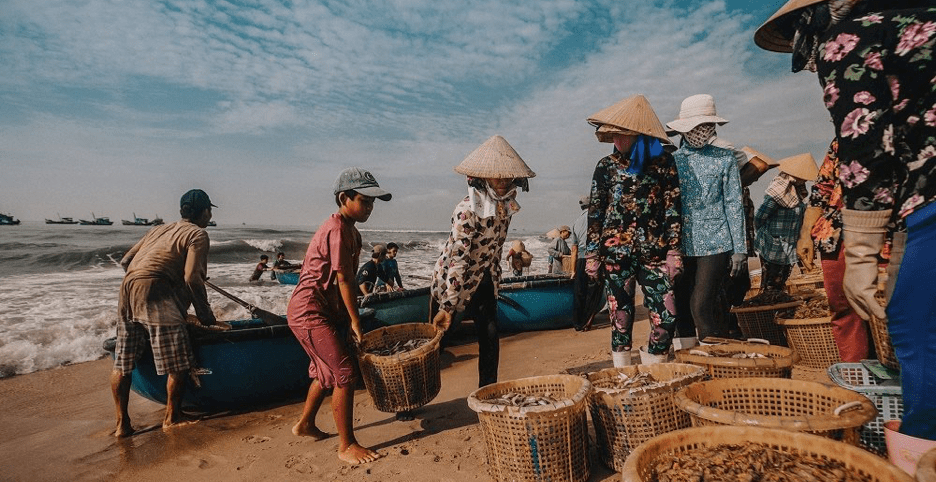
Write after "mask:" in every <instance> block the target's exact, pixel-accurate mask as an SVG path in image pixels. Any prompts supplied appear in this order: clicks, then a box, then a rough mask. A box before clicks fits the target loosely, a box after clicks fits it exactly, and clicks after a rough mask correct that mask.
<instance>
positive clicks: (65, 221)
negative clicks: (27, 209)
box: [45, 213, 78, 224]
mask: <svg viewBox="0 0 936 482" xmlns="http://www.w3.org/2000/svg"><path fill="white" fill-rule="evenodd" d="M55 215H56V216H58V217H59V218H58V220H55V219H49V218H46V220H45V223H46V224H78V221H75V220H74V219H73V218H63V217H62V216H61V215H60V214H58V213H55Z"/></svg>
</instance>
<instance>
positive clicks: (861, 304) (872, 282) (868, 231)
mask: <svg viewBox="0 0 936 482" xmlns="http://www.w3.org/2000/svg"><path fill="white" fill-rule="evenodd" d="M890 213H891V212H890V211H855V210H853V209H842V223H843V227H842V234H843V236H844V245H843V247H844V249H845V280H844V282H843V286H842V287H843V289H844V291H845V297H846V298H848V303H849V304H850V305H851V306H852V308H854V310H855V313H857V314H858V316H860V317H861V318H862V319H865V320H870V319H871V315H874V316H876V317H878V318H879V319H882V320H883V319H886V318H887V314H886V313H885V312H884V308H883V307H881V305H880V304H878V302H877V300H875V299H874V294H875V293H876V292H877V277H878V253H880V252H881V247H883V246H884V235H885V228H884V227H885V225H886V224H887V221H888V220H889V219H890Z"/></svg>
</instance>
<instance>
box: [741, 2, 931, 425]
mask: <svg viewBox="0 0 936 482" xmlns="http://www.w3.org/2000/svg"><path fill="white" fill-rule="evenodd" d="M754 41H755V42H756V43H757V45H759V46H760V47H762V48H764V49H767V50H773V51H777V52H792V54H793V65H792V67H793V71H794V72H798V71H800V70H803V69H807V70H810V71H814V72H816V73H817V74H818V76H819V83H820V84H821V85H822V88H823V102H824V104H825V106H826V108H827V109H828V110H829V113H830V114H831V116H832V124H833V125H834V127H835V134H836V136H837V138H838V141H839V145H838V148H839V151H838V154H839V157H840V159H841V162H840V166H839V169H840V172H839V179H840V180H841V181H842V197H843V202H844V205H843V206H844V207H843V209H842V222H843V228H842V232H843V235H844V243H845V244H844V246H845V247H844V249H845V262H846V269H845V282H844V291H845V295H846V296H847V297H848V300H849V302H850V303H851V305H852V307H853V308H855V311H856V312H858V314H859V315H860V316H862V318H865V319H868V318H870V315H874V316H877V317H878V318H884V317H887V319H888V330H889V331H890V335H891V341H892V342H893V345H894V350H895V352H896V354H897V359H898V360H899V361H900V365H901V377H900V378H901V388H902V395H903V402H904V417H903V423H902V424H901V427H900V431H901V432H903V433H904V434H906V435H910V436H914V437H920V438H925V439H930V440H936V400H934V398H933V396H932V394H933V393H936V377H933V376H932V370H931V367H932V366H933V365H936V323H934V321H933V313H936V291H933V289H932V283H931V282H930V279H931V277H932V275H931V271H932V266H933V265H934V264H936V250H934V249H933V248H934V247H936V203H934V202H933V199H934V198H936V182H933V179H934V178H936V89H933V79H934V78H936V62H934V61H933V55H932V50H933V44H934V41H936V8H933V6H932V2H931V1H920V0H903V1H896V0H888V1H878V0H866V1H858V0H826V1H822V0H791V1H789V2H787V3H786V4H785V5H784V6H783V7H781V8H780V10H778V11H777V12H776V13H774V14H773V15H772V16H771V17H770V18H769V19H768V20H767V22H765V23H764V25H762V26H761V27H760V28H758V29H757V31H756V32H755V35H754ZM890 222H894V223H895V224H896V225H897V227H898V231H897V232H896V233H895V234H894V239H893V248H892V250H891V258H890V264H889V266H888V273H889V275H890V278H891V279H893V278H895V277H896V285H895V286H894V289H893V294H892V296H891V298H890V300H889V302H888V304H887V309H886V312H885V310H884V308H882V307H881V306H880V305H879V304H878V303H877V301H876V300H875V297H874V295H875V293H876V291H877V289H876V285H877V256H878V253H879V252H880V251H881V247H882V246H883V245H884V242H885V238H886V231H887V225H888V223H890ZM904 245H906V251H905V252H904V250H905V248H904ZM902 256H906V257H907V259H910V260H912V261H913V262H912V263H907V264H906V265H903V266H901V264H900V261H901V258H902Z"/></svg>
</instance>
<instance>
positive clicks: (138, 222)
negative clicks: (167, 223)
mask: <svg viewBox="0 0 936 482" xmlns="http://www.w3.org/2000/svg"><path fill="white" fill-rule="evenodd" d="M120 221H121V222H122V223H123V225H124V226H159V225H160V224H163V220H162V218H161V217H159V215H158V214H157V215H156V217H155V218H153V220H152V221H150V220H149V219H146V218H138V217H137V215H136V213H133V221H127V220H126V219H121V220H120Z"/></svg>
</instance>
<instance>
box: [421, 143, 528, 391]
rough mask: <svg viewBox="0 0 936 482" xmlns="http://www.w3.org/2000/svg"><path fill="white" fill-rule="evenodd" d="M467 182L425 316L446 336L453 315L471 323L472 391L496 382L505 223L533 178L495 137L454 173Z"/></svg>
mask: <svg viewBox="0 0 936 482" xmlns="http://www.w3.org/2000/svg"><path fill="white" fill-rule="evenodd" d="M455 172H457V173H459V174H464V175H465V176H467V177H468V179H467V180H468V195H467V196H465V198H464V199H462V201H461V202H460V203H458V205H457V206H456V207H455V212H454V213H453V214H452V232H451V234H450V235H449V238H448V241H447V242H446V243H445V248H444V249H443V250H442V255H441V256H440V257H439V261H438V262H437V263H436V266H435V270H434V271H433V274H432V285H431V287H430V295H431V302H430V310H429V316H430V317H432V322H433V324H435V325H436V326H438V327H440V328H442V329H445V330H447V329H448V328H449V326H450V325H451V323H452V317H453V316H454V315H455V313H456V312H459V311H464V312H465V315H464V316H465V319H470V320H472V321H473V322H474V326H475V331H476V333H477V336H478V352H479V353H478V386H479V387H483V386H485V385H489V384H492V383H494V382H496V381H497V365H498V359H499V340H498V335H497V286H498V283H499V282H500V278H501V266H500V260H501V250H502V248H503V246H504V240H505V239H506V238H507V228H508V227H509V225H510V218H511V217H512V216H513V215H514V213H516V212H517V211H519V210H520V205H519V204H517V201H515V200H514V198H515V197H516V195H517V188H518V187H520V188H522V189H523V190H527V179H528V178H531V177H533V176H535V175H536V174H535V173H534V172H533V171H532V170H530V168H529V167H528V166H527V165H526V163H525V162H523V159H521V158H520V156H519V155H518V154H517V151H515V150H514V149H513V147H511V146H510V144H508V143H507V141H506V140H505V139H504V138H503V137H501V136H493V137H491V138H490V139H488V140H487V141H485V143H484V144H482V145H481V146H480V147H478V148H477V149H475V150H474V152H472V153H471V154H469V155H468V157H466V158H465V160H464V161H462V162H461V164H459V165H458V166H457V167H455Z"/></svg>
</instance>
